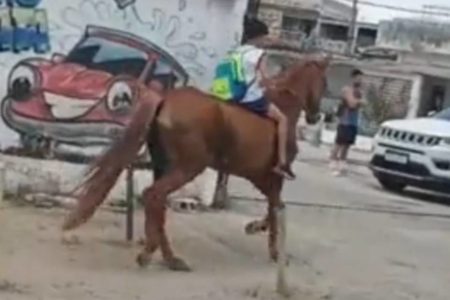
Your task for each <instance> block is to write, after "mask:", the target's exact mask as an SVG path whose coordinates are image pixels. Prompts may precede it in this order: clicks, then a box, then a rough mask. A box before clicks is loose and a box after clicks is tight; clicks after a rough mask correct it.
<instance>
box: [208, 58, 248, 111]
mask: <svg viewBox="0 0 450 300" xmlns="http://www.w3.org/2000/svg"><path fill="white" fill-rule="evenodd" d="M247 88H248V86H247V82H246V81H245V74H244V68H243V64H242V53H236V52H234V53H231V54H229V55H228V56H227V57H226V58H225V59H223V60H222V61H221V62H220V63H219V65H218V66H217V68H216V73H215V77H214V81H213V86H212V89H211V92H212V94H213V95H214V96H216V97H217V98H219V99H220V100H223V101H233V102H238V101H239V100H242V98H244V96H245V94H246V92H247Z"/></svg>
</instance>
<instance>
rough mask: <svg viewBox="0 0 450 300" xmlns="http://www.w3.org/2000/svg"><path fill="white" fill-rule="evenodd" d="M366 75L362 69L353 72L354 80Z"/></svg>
mask: <svg viewBox="0 0 450 300" xmlns="http://www.w3.org/2000/svg"><path fill="white" fill-rule="evenodd" d="M360 75H364V73H363V72H362V71H361V70H360V69H354V70H353V71H352V78H355V77H356V76H360Z"/></svg>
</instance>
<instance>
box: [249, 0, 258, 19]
mask: <svg viewBox="0 0 450 300" xmlns="http://www.w3.org/2000/svg"><path fill="white" fill-rule="evenodd" d="M260 4H261V0H248V4H247V11H246V15H247V16H249V17H253V18H257V17H258V11H259V6H260Z"/></svg>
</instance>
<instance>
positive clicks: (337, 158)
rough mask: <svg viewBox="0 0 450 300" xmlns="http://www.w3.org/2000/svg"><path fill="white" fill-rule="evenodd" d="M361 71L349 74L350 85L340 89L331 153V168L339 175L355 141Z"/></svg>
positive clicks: (359, 102) (359, 104)
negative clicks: (335, 131) (334, 139)
mask: <svg viewBox="0 0 450 300" xmlns="http://www.w3.org/2000/svg"><path fill="white" fill-rule="evenodd" d="M362 77H363V73H362V72H361V70H358V69H355V70H353V71H352V73H351V83H350V84H348V85H346V86H345V87H344V88H343V89H342V96H341V97H342V98H341V103H340V104H339V108H338V117H339V121H338V128H337V133H336V141H335V145H334V148H333V150H332V151H331V168H332V170H333V173H334V174H335V175H340V174H341V173H342V172H343V171H344V169H345V166H346V162H347V155H348V150H349V149H350V147H351V146H352V145H353V144H354V143H355V141H356V135H357V133H358V121H359V110H360V107H361V104H362V90H361V85H362Z"/></svg>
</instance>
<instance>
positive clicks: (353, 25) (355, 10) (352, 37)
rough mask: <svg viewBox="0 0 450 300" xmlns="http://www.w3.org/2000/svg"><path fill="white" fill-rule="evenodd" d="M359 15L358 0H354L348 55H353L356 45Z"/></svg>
mask: <svg viewBox="0 0 450 300" xmlns="http://www.w3.org/2000/svg"><path fill="white" fill-rule="evenodd" d="M357 16H358V0H353V4H352V19H351V21H350V27H349V28H348V39H347V55H352V53H353V48H354V45H355V38H356V37H355V35H356V18H357Z"/></svg>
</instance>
